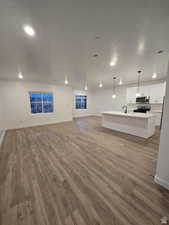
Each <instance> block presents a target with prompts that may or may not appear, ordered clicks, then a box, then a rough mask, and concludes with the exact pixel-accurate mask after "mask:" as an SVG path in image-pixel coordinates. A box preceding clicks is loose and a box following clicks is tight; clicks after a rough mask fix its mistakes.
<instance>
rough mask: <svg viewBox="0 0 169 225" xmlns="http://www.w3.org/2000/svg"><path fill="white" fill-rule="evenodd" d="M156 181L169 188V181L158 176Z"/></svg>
mask: <svg viewBox="0 0 169 225" xmlns="http://www.w3.org/2000/svg"><path fill="white" fill-rule="evenodd" d="M154 181H155V183H157V184H160V185H161V186H163V187H165V188H166V189H168V190H169V182H167V181H165V180H163V179H161V178H159V177H158V176H155V178H154Z"/></svg>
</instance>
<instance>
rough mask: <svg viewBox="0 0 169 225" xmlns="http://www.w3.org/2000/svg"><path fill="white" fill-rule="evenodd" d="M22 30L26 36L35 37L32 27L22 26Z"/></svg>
mask: <svg viewBox="0 0 169 225" xmlns="http://www.w3.org/2000/svg"><path fill="white" fill-rule="evenodd" d="M23 29H24V31H25V33H26V34H27V35H29V36H31V37H33V36H35V30H34V29H33V27H31V26H29V25H24V27H23Z"/></svg>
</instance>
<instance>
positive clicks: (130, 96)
mask: <svg viewBox="0 0 169 225" xmlns="http://www.w3.org/2000/svg"><path fill="white" fill-rule="evenodd" d="M136 93H137V87H130V88H127V103H128V104H133V103H136Z"/></svg>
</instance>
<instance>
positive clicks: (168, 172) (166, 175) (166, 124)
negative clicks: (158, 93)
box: [155, 72, 169, 189]
mask: <svg viewBox="0 0 169 225" xmlns="http://www.w3.org/2000/svg"><path fill="white" fill-rule="evenodd" d="M168 74H169V72H168ZM155 181H156V182H157V183H159V184H161V185H163V186H164V187H166V188H168V189H169V75H168V77H167V86H166V97H165V104H164V116H163V123H162V130H161V139H160V150H159V155H158V161H157V171H156V176H155Z"/></svg>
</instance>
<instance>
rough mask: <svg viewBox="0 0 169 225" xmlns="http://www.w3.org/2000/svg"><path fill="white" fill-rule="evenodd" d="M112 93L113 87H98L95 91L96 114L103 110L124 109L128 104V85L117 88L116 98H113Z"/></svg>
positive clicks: (94, 105) (94, 108)
mask: <svg viewBox="0 0 169 225" xmlns="http://www.w3.org/2000/svg"><path fill="white" fill-rule="evenodd" d="M112 93H113V91H112V89H98V90H95V91H94V92H93V97H92V103H93V112H94V114H96V115H100V114H101V112H103V111H113V110H115V111H116V110H117V111H120V110H122V106H123V105H125V104H126V87H124V86H121V87H118V88H116V94H117V98H116V99H112Z"/></svg>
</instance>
